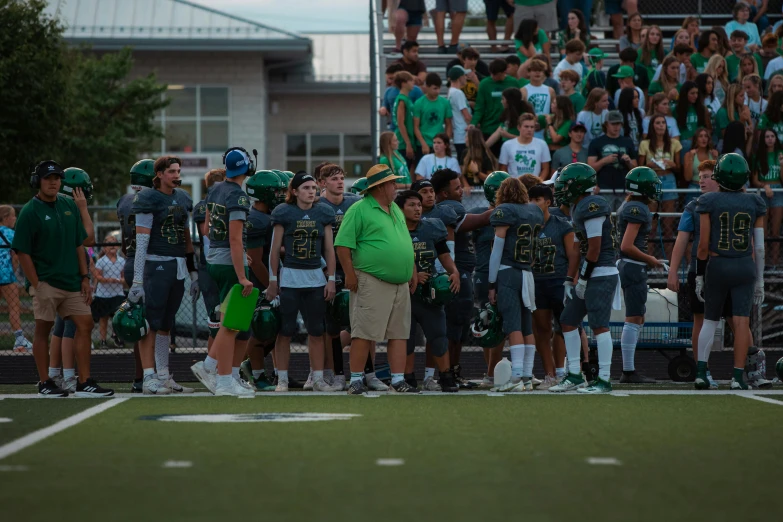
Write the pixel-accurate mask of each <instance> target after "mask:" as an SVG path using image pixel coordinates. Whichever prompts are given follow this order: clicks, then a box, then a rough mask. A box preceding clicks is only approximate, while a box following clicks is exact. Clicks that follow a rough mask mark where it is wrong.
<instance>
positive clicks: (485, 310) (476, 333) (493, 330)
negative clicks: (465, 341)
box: [470, 303, 505, 348]
mask: <svg viewBox="0 0 783 522" xmlns="http://www.w3.org/2000/svg"><path fill="white" fill-rule="evenodd" d="M470 333H471V334H472V335H473V338H474V339H475V340H476V343H478V345H479V346H481V347H482V348H494V347H495V346H497V345H498V344H500V343H501V342H502V341H503V339H505V335H503V320H502V318H501V317H500V313H499V312H498V309H497V307H495V305H492V304H489V303H486V304H485V305H484V306H483V307H481V308H480V309H479V311H478V315H476V318H475V319H474V320H473V323H472V324H471V325H470Z"/></svg>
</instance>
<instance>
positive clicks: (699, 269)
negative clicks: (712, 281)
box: [696, 258, 707, 276]
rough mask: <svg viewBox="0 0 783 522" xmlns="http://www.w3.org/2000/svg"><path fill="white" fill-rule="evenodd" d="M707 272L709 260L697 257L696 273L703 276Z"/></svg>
mask: <svg viewBox="0 0 783 522" xmlns="http://www.w3.org/2000/svg"><path fill="white" fill-rule="evenodd" d="M705 272H707V260H706V259H699V258H696V275H697V276H700V275H701V276H703V275H704V274H705Z"/></svg>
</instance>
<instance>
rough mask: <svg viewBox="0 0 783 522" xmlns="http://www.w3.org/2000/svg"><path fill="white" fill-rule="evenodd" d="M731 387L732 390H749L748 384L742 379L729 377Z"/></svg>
mask: <svg viewBox="0 0 783 522" xmlns="http://www.w3.org/2000/svg"><path fill="white" fill-rule="evenodd" d="M731 389H732V390H749V389H750V388H748V385H747V384H745V381H743V380H742V379H740V380H737V379H734V378H732V379H731Z"/></svg>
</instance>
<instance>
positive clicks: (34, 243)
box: [11, 195, 87, 292]
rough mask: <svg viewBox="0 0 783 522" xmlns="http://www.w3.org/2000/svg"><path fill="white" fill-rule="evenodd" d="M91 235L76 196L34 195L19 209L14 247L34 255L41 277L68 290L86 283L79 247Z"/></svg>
mask: <svg viewBox="0 0 783 522" xmlns="http://www.w3.org/2000/svg"><path fill="white" fill-rule="evenodd" d="M85 239H87V232H86V231H85V230H84V224H82V218H81V216H80V215H79V209H78V208H76V203H75V202H74V201H73V199H71V198H69V197H67V196H62V195H58V196H57V201H55V202H54V203H51V204H49V203H46V202H44V201H41V200H40V199H38V198H33V199H31V200H30V201H28V202H27V204H26V205H25V206H24V207H23V208H22V210H21V212H19V218H18V219H17V220H16V233H15V234H14V240H13V242H12V243H11V248H13V249H14V250H15V251H16V252H21V253H22V254H27V255H29V256H30V257H31V258H32V259H33V265H35V271H36V273H37V274H38V280H39V281H44V282H46V283H48V284H49V285H51V286H53V287H54V288H59V289H60V290H65V291H66V292H78V291H79V290H81V287H82V284H81V283H82V279H81V277H80V274H79V259H78V257H77V255H76V247H78V246H81V244H82V243H84V240H85Z"/></svg>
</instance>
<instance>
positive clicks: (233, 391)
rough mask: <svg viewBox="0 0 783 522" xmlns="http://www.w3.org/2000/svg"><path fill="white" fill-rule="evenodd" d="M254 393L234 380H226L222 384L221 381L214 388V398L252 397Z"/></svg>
mask: <svg viewBox="0 0 783 522" xmlns="http://www.w3.org/2000/svg"><path fill="white" fill-rule="evenodd" d="M255 394H256V392H255V391H253V390H252V389H250V388H246V387H244V386H242V384H241V383H240V382H239V381H238V380H236V379H228V380H227V382H226V383H225V384H224V383H223V381H222V380H219V381H218V382H217V384H216V386H215V396H217V397H220V396H225V395H231V396H234V397H252V396H253V395H255Z"/></svg>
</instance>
